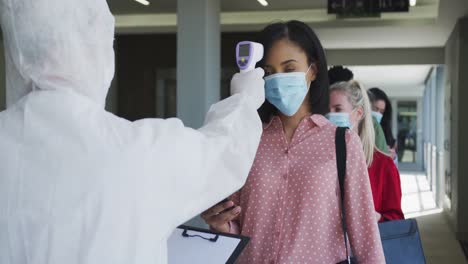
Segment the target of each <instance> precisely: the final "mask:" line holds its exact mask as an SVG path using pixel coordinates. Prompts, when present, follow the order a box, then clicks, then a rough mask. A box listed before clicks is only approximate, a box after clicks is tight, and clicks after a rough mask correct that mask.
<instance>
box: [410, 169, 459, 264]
mask: <svg viewBox="0 0 468 264" xmlns="http://www.w3.org/2000/svg"><path fill="white" fill-rule="evenodd" d="M401 185H402V191H403V200H402V207H403V212H404V213H405V217H406V218H416V219H417V220H418V225H419V230H420V232H421V240H422V244H423V248H424V253H425V255H426V260H427V263H428V264H466V263H468V261H467V260H466V258H465V256H464V254H463V250H462V248H461V246H460V244H459V242H458V241H457V240H456V238H455V234H454V233H453V232H452V231H451V230H450V227H449V225H448V222H447V220H446V217H445V215H444V213H443V212H442V210H441V209H438V208H437V207H436V204H435V201H434V198H433V195H432V191H431V190H430V187H429V183H428V181H427V178H426V175H424V173H422V172H414V171H412V170H411V171H410V172H405V171H403V172H401Z"/></svg>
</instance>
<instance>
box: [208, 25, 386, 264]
mask: <svg viewBox="0 0 468 264" xmlns="http://www.w3.org/2000/svg"><path fill="white" fill-rule="evenodd" d="M259 42H260V43H262V44H263V45H264V47H265V55H266V56H265V58H264V60H263V61H261V62H260V63H259V64H260V65H261V66H262V67H263V68H264V69H265V72H266V77H265V90H266V97H267V102H265V104H264V105H263V107H262V108H261V109H260V111H259V112H260V116H261V118H262V120H263V122H264V130H263V136H262V140H261V143H260V147H259V150H258V152H257V157H256V159H255V162H254V166H253V168H252V170H251V172H250V176H249V178H248V180H247V183H246V185H245V186H244V187H243V188H242V189H241V190H240V191H239V192H237V193H236V194H235V195H233V196H232V197H231V200H230V201H228V202H225V203H222V204H220V205H218V206H215V207H212V208H211V209H210V210H208V211H206V212H205V213H203V215H202V217H203V218H204V219H205V221H206V222H207V223H208V224H209V225H210V226H211V228H212V229H214V230H217V231H221V232H230V233H233V234H242V235H246V236H249V237H251V238H252V240H251V242H250V244H249V245H248V247H247V248H246V251H245V252H244V254H243V255H242V256H241V259H240V261H239V263H241V264H243V263H255V264H257V263H259V264H260V263H284V264H286V263H338V262H341V261H343V260H345V259H346V249H345V242H344V239H343V229H342V222H341V210H340V208H341V205H340V204H341V199H340V190H339V184H338V174H337V164H336V158H335V157H336V151H335V132H336V126H335V125H333V124H332V123H330V122H329V121H328V120H327V119H326V118H325V117H324V116H323V115H325V114H326V113H328V112H329V109H328V107H329V84H328V75H327V62H326V58H325V54H324V51H323V48H322V45H321V43H320V41H319V39H318V38H317V36H316V34H315V33H314V31H313V30H312V29H311V28H310V27H309V26H307V25H306V24H304V23H302V22H299V21H290V22H286V23H276V24H272V25H269V26H267V27H266V28H265V29H264V30H263V31H262V32H261V33H260V41H259ZM346 142H347V149H348V155H347V159H348V166H347V175H346V181H345V190H349V191H345V197H344V200H345V206H346V213H347V219H348V221H347V226H348V232H349V241H350V244H351V248H352V252H353V253H354V256H355V257H356V259H357V261H358V263H369V264H370V263H372V264H379V263H385V259H384V255H383V250H382V244H381V242H380V236H379V231H378V227H377V221H375V210H374V205H373V202H372V191H371V187H370V184H369V176H368V173H367V166H366V162H365V157H364V154H363V151H362V145H361V143H360V140H359V137H358V135H357V134H356V133H354V132H352V131H348V132H347V133H346ZM233 206H234V208H233V209H231V210H229V208H231V207H233ZM226 209H228V210H227V211H226Z"/></svg>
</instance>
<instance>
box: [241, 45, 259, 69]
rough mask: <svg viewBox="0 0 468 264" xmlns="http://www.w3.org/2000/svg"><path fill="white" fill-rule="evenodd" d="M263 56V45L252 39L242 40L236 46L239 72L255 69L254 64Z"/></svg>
mask: <svg viewBox="0 0 468 264" xmlns="http://www.w3.org/2000/svg"><path fill="white" fill-rule="evenodd" d="M262 58H263V45H262V44H260V43H257V42H252V41H242V42H239V43H238V44H237V47H236V59H237V60H236V61H237V66H239V69H240V72H248V71H251V70H253V69H255V65H256V64H257V62H259V61H260V60H261V59H262Z"/></svg>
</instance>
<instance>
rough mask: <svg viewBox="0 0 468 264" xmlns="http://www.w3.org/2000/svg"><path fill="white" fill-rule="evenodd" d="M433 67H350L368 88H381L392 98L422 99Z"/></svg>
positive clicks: (355, 76) (357, 78)
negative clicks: (425, 84)
mask: <svg viewBox="0 0 468 264" xmlns="http://www.w3.org/2000/svg"><path fill="white" fill-rule="evenodd" d="M432 67H433V66H432V65H389V66H348V68H349V69H350V70H351V71H352V72H353V73H354V79H356V80H358V81H359V82H360V83H362V84H363V85H364V87H366V88H372V87H379V88H381V89H383V90H384V91H386V92H388V94H389V96H390V97H421V96H422V95H423V92H424V87H425V86H424V83H425V81H426V79H427V77H428V75H429V73H430V71H431V69H432Z"/></svg>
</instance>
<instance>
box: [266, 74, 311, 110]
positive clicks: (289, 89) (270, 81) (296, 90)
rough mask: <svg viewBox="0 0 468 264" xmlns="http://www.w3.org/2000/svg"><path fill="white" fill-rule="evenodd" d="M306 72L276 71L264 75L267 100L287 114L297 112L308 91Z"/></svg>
mask: <svg viewBox="0 0 468 264" xmlns="http://www.w3.org/2000/svg"><path fill="white" fill-rule="evenodd" d="M309 69H310V67H309ZM308 72H309V70H307V72H305V73H304V72H290V73H277V74H273V75H270V76H267V77H265V96H266V99H267V100H268V102H270V103H271V104H272V105H274V106H275V107H276V108H277V109H278V110H279V111H281V113H283V114H285V115H287V116H293V115H294V114H295V113H297V111H298V110H299V107H301V105H302V102H304V99H305V97H306V95H307V92H308V91H309V85H308V84H307V80H306V75H307V73H308Z"/></svg>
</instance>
